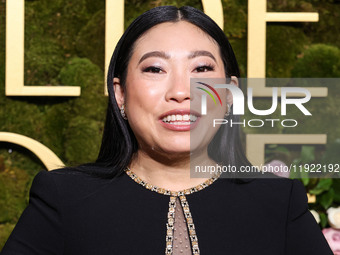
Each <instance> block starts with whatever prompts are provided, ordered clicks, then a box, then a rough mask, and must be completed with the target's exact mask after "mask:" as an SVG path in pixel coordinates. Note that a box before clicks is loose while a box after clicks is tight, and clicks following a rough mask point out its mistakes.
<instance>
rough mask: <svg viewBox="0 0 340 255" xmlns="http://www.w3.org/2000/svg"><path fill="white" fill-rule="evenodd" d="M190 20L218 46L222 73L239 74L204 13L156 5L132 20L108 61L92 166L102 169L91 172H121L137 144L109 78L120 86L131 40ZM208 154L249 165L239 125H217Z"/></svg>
mask: <svg viewBox="0 0 340 255" xmlns="http://www.w3.org/2000/svg"><path fill="white" fill-rule="evenodd" d="M178 21H187V22H190V23H192V24H194V25H196V26H197V27H199V28H200V29H202V30H203V31H204V32H206V33H207V34H208V35H210V36H211V37H212V38H213V39H214V40H215V41H216V42H217V43H218V45H219V48H220V54H221V58H222V60H223V63H224V68H225V76H226V77H231V76H236V77H240V71H239V68H238V64H237V61H236V58H235V55H234V52H233V50H232V47H231V45H230V43H229V41H228V39H227V37H226V35H225V34H224V32H223V31H222V30H221V29H220V27H219V26H218V25H217V24H216V23H215V22H214V21H213V20H212V19H211V18H210V17H208V16H207V15H206V14H204V13H203V12H201V11H199V10H197V9H195V8H193V7H189V6H183V7H181V8H177V7H175V6H160V7H156V8H153V9H151V10H149V11H147V12H145V13H143V14H142V15H140V16H139V17H138V18H137V19H135V20H134V21H133V22H132V23H131V25H130V26H129V27H128V28H127V29H126V31H125V33H124V34H123V36H122V37H121V38H120V40H119V42H118V44H117V46H116V48H115V50H114V52H113V55H112V58H111V61H110V66H109V70H108V76H107V88H108V92H109V102H108V108H107V114H106V122H105V127H104V133H103V139H102V144H101V148H100V152H99V156H98V158H97V160H96V162H95V163H94V164H92V165H94V166H101V167H103V169H105V170H104V171H93V173H94V174H97V175H99V176H101V177H106V178H112V177H115V176H119V175H120V174H121V173H123V171H124V169H126V167H127V166H128V164H129V163H130V161H131V159H132V157H133V155H134V153H136V152H137V150H138V144H137V140H136V137H135V135H134V134H133V132H132V130H131V128H130V126H129V124H128V122H127V121H126V120H124V119H123V118H122V116H121V114H120V109H119V107H118V105H117V102H116V98H115V93H114V89H113V78H114V77H119V78H120V83H121V85H122V86H123V87H124V86H125V81H126V76H127V66H128V63H129V60H130V58H131V55H132V52H133V50H134V45H135V42H136V41H137V39H138V38H140V37H141V36H142V35H143V34H144V33H145V32H146V31H148V30H149V29H150V28H152V27H154V26H155V25H158V24H160V23H164V22H178ZM228 119H230V120H231V119H232V120H233V122H237V121H238V119H239V117H238V116H235V115H233V114H232V111H231V114H230V115H229V116H228ZM208 153H209V156H210V157H211V158H212V159H214V160H215V161H216V162H219V163H221V164H224V165H228V164H230V165H234V166H236V167H239V166H240V165H250V163H249V162H248V160H247V159H246V157H245V155H244V152H243V149H242V145H241V142H240V135H239V128H236V127H235V128H234V127H233V128H230V127H227V126H226V125H221V128H220V129H219V130H218V132H217V133H216V135H215V137H214V138H213V139H212V141H211V143H210V144H209V147H208Z"/></svg>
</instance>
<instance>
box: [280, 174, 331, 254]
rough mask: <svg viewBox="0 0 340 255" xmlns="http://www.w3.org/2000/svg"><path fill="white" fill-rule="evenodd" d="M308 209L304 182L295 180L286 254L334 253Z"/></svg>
mask: <svg viewBox="0 0 340 255" xmlns="http://www.w3.org/2000/svg"><path fill="white" fill-rule="evenodd" d="M308 209H309V208H308V202H307V195H306V190H305V188H304V186H303V184H302V183H301V181H299V180H293V185H292V190H291V195H290V204H289V209H288V219H287V233H286V255H302V254H308V255H321V254H322V255H333V252H332V250H331V249H330V247H329V245H328V243H327V241H326V239H325V237H324V235H323V234H322V232H321V229H320V227H319V225H318V224H317V222H316V221H315V219H314V217H313V215H312V214H311V212H310V211H309V210H308Z"/></svg>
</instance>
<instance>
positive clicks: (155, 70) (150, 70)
mask: <svg viewBox="0 0 340 255" xmlns="http://www.w3.org/2000/svg"><path fill="white" fill-rule="evenodd" d="M143 72H147V73H163V70H162V69H161V68H159V67H156V66H149V67H147V68H144V69H143Z"/></svg>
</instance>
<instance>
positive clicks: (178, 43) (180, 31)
mask: <svg viewBox="0 0 340 255" xmlns="http://www.w3.org/2000/svg"><path fill="white" fill-rule="evenodd" d="M174 49H187V50H189V49H191V50H202V49H206V50H211V51H218V50H219V46H218V44H217V42H216V41H215V40H214V39H213V38H212V37H211V36H210V35H209V34H207V33H206V32H204V31H203V30H202V29H201V28H199V27H197V26H195V25H193V24H191V23H189V22H187V21H179V22H165V23H161V24H158V25H156V26H154V27H152V28H150V29H149V30H148V31H146V32H145V33H144V34H143V35H142V36H141V37H140V38H139V39H138V40H137V41H136V43H135V45H134V50H135V51H148V50H163V51H171V50H174Z"/></svg>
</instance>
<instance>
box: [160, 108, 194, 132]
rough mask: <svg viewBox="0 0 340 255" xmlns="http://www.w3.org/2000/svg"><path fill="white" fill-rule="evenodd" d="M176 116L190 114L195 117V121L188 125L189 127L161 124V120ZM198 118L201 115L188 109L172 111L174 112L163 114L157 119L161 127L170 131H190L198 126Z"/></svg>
mask: <svg viewBox="0 0 340 255" xmlns="http://www.w3.org/2000/svg"><path fill="white" fill-rule="evenodd" d="M176 114H180V115H184V114H188V115H189V114H192V115H195V116H196V117H197V119H196V121H195V122H194V123H192V124H189V125H174V124H170V123H165V122H163V118H164V117H165V116H168V115H176ZM200 118H201V114H200V113H198V112H196V111H193V110H190V109H174V110H171V111H168V112H165V113H163V114H162V115H161V116H160V117H159V122H160V124H161V125H162V126H163V127H165V128H167V129H170V130H173V131H190V130H191V129H194V128H195V127H196V126H197V125H198V122H199V120H200Z"/></svg>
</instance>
